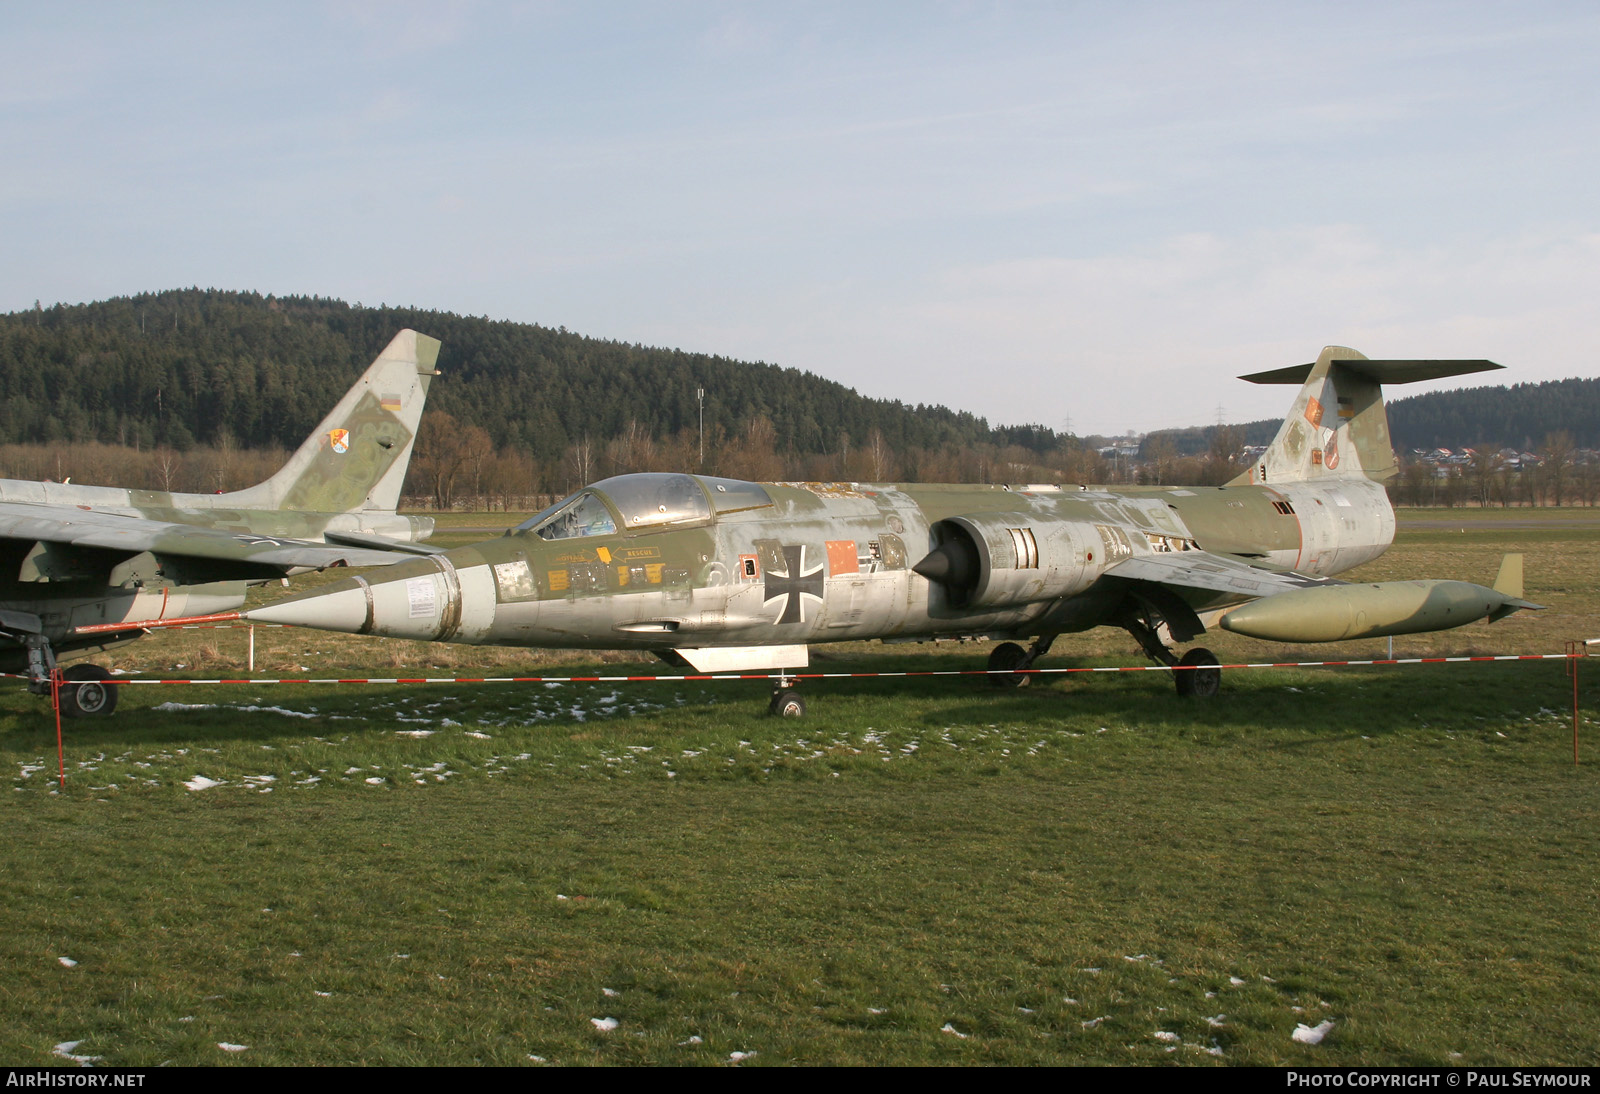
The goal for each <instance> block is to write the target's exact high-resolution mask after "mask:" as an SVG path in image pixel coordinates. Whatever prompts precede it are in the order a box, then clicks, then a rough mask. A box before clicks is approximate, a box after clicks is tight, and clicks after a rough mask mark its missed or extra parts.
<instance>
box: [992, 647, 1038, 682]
mask: <svg viewBox="0 0 1600 1094" xmlns="http://www.w3.org/2000/svg"><path fill="white" fill-rule="evenodd" d="M1027 661H1028V651H1027V650H1025V649H1023V648H1022V647H1021V646H1019V645H1017V644H1016V643H1015V642H1002V643H1000V644H999V645H998V646H996V647H995V648H994V649H992V650H990V651H989V683H990V684H992V685H994V686H995V687H997V688H1025V687H1027V686H1028V681H1029V680H1031V679H1033V678H1032V677H1031V676H1027V675H1025V674H1023V673H1020V672H1013V671H1012V670H1013V669H1016V668H1020V667H1021V666H1022V665H1025V664H1027Z"/></svg>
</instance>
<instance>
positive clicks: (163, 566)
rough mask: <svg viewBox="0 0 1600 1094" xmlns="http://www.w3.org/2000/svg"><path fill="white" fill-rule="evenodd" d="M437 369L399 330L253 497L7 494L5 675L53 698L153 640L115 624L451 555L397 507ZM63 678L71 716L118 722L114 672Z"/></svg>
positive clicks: (0, 592) (31, 487) (428, 528)
mask: <svg viewBox="0 0 1600 1094" xmlns="http://www.w3.org/2000/svg"><path fill="white" fill-rule="evenodd" d="M438 356H439V342H438V341H437V340H436V339H433V338H429V337H427V336H426V335H421V334H418V333H417V332H416V331H412V330H405V331H401V332H400V333H399V334H398V335H396V336H395V338H394V340H393V341H392V342H390V343H389V345H388V347H387V348H386V349H384V351H383V352H382V353H380V354H379V355H378V358H377V360H375V361H374V362H373V363H372V365H371V366H370V367H369V368H368V369H367V370H366V372H365V373H363V374H362V376H361V378H360V379H359V380H357V381H356V383H355V386H354V387H352V388H351V389H350V390H349V392H347V393H346V394H345V396H344V398H343V399H341V400H340V401H339V405H338V406H336V407H334V409H333V412H332V413H331V414H329V415H328V416H327V417H326V418H325V419H323V421H322V424H321V425H319V426H317V429H316V431H315V432H314V433H312V434H311V436H310V437H309V438H307V439H306V442H305V443H304V444H302V445H301V446H300V448H299V450H298V451H297V452H295V454H294V455H293V456H292V457H291V458H290V459H289V462H288V463H286V464H284V466H283V468H282V469H281V470H279V471H278V473H277V474H275V475H273V476H272V478H270V479H268V480H267V481H266V482H263V483H259V484H258V485H256V486H252V487H250V488H249V489H246V490H239V491H235V492H233V493H227V494H173V493H163V492H159V491H153V490H120V489H114V488H111V487H101V486H75V485H72V484H70V483H54V482H19V481H16V480H11V479H6V480H0V668H3V669H4V670H6V671H11V672H17V671H24V670H25V671H27V673H28V675H29V680H30V687H31V688H32V689H33V690H35V691H37V692H40V693H42V694H48V693H49V677H50V672H51V670H52V669H53V668H54V666H55V660H56V657H57V656H61V655H80V656H81V655H82V654H85V653H89V652H92V651H94V650H97V649H103V648H105V647H107V646H109V645H113V644H116V643H119V642H124V641H127V640H129V639H131V638H135V637H138V636H139V635H140V634H142V633H144V631H143V629H140V628H138V627H133V628H132V629H130V628H126V627H124V628H121V629H117V628H116V627H115V626H110V627H108V626H107V625H108V624H111V625H115V624H122V623H124V622H127V621H134V620H138V621H153V620H161V619H166V618H172V617H176V616H184V615H189V614H203V613H211V612H222V611H227V610H229V609H232V608H237V607H238V606H239V605H241V604H243V603H244V597H245V588H246V586H247V585H250V584H259V583H261V582H264V581H269V580H274V579H278V578H282V577H286V576H287V575H290V574H295V573H302V572H304V571H307V570H322V569H326V568H327V567H329V566H381V565H386V564H388V563H391V562H394V561H396V559H397V558H401V557H414V556H415V555H416V554H419V553H424V552H428V551H433V550H437V548H429V547H423V546H420V545H418V544H417V542H416V541H419V540H422V539H425V538H427V536H428V535H429V534H430V533H431V532H432V531H433V521H432V520H429V519H426V518H418V517H403V516H399V515H397V514H396V513H395V505H396V503H397V502H398V501H399V498H400V485H401V482H402V480H404V478H405V474H406V467H407V465H408V464H409V463H410V460H411V449H412V441H413V439H414V438H415V436H416V432H417V423H418V420H419V419H420V418H421V416H422V407H423V403H424V402H425V401H426V399H427V395H428V384H429V383H430V382H431V380H432V379H433V377H434V376H436V375H437V373H436V372H435V370H434V364H435V362H436V361H437V359H438ZM397 552H398V553H397ZM80 628H86V629H83V630H80ZM65 676H66V678H67V679H68V680H69V681H73V682H74V683H73V684H72V685H71V686H68V687H65V688H63V689H62V693H61V701H62V710H63V712H64V713H67V714H69V715H74V716H76V715H82V714H109V713H111V711H112V710H113V709H114V708H115V706H116V700H117V691H116V688H114V687H107V686H106V685H104V684H102V683H99V681H101V680H105V679H108V674H107V673H106V671H105V670H104V669H101V668H100V667H98V666H96V665H74V666H73V667H71V668H69V669H67V670H66V673H65Z"/></svg>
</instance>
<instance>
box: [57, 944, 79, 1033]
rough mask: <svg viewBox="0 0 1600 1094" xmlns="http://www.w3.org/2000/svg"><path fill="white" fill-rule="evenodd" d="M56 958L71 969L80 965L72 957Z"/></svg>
mask: <svg viewBox="0 0 1600 1094" xmlns="http://www.w3.org/2000/svg"><path fill="white" fill-rule="evenodd" d="M56 960H57V961H59V962H61V963H62V964H63V965H65V966H66V967H67V968H69V969H75V968H77V967H78V963H77V962H76V961H74V960H73V959H72V958H70V957H58V958H56ZM72 1043H73V1044H77V1043H78V1042H76V1041H74V1042H72Z"/></svg>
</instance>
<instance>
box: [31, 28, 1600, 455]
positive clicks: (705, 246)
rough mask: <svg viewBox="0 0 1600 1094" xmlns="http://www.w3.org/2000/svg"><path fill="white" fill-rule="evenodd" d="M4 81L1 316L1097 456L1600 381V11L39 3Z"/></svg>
mask: <svg viewBox="0 0 1600 1094" xmlns="http://www.w3.org/2000/svg"><path fill="white" fill-rule="evenodd" d="M0 40H3V41H5V43H6V45H7V50H6V54H7V58H6V64H5V65H4V66H0V141H3V147H4V148H5V149H6V161H7V163H6V167H5V170H4V171H3V172H0V240H3V243H0V246H3V250H4V255H5V261H4V262H3V263H0V310H4V311H10V310H15V309H19V308H25V307H31V306H32V305H33V302H34V301H35V300H41V301H43V302H44V303H46V304H50V303H53V302H57V301H61V302H68V303H76V302H83V301H89V300H96V299H101V298H104V297H108V296H115V295H126V294H130V293H136V292H142V291H148V290H157V289H165V288H176V287H181V286H189V285H199V286H201V287H216V288H223V289H239V290H250V289H253V290H257V291H260V292H263V293H277V294H319V295H323V296H334V297H340V298H343V299H345V300H348V301H351V302H357V301H360V302H364V303H368V304H377V303H389V304H408V305H416V306H419V307H425V308H438V309H443V310H448V311H455V312H462V313H467V314H472V315H487V316H490V317H492V318H496V319H511V320H516V321H519V322H532V323H541V324H545V325H548V326H566V327H567V328H568V329H570V330H575V331H578V332H581V333H584V334H589V335H594V336H598V337H604V338H615V339H621V340H624V341H629V342H642V343H645V344H648V345H660V346H669V347H680V348H682V349H686V350H695V351H702V352H708V353H718V354H723V355H725V356H731V357H738V358H743V359H748V360H762V361H769V362H773V363H776V364H780V365H787V366H794V367H797V368H802V369H807V370H810V371H813V372H817V373H820V374H822V375H824V376H827V377H829V378H831V379H835V380H839V381H841V382H843V383H845V384H848V385H850V386H852V387H855V388H857V389H858V390H860V391H861V392H863V393H864V394H868V395H874V396H884V397H891V398H898V399H902V400H905V401H907V402H913V403H915V402H937V403H944V404H946V405H949V406H951V407H956V408H959V409H964V410H971V411H974V412H976V413H979V414H982V415H984V416H986V417H988V418H989V419H990V421H991V422H995V423H1017V422H1033V421H1036V422H1042V423H1044V424H1046V425H1049V426H1052V427H1054V428H1057V429H1062V428H1070V429H1072V430H1073V431H1075V432H1078V433H1089V432H1113V431H1121V430H1125V429H1139V430H1145V429H1151V428H1160V427H1165V426H1177V425H1190V424H1202V423H1206V422H1210V421H1213V420H1215V418H1216V416H1217V412H1218V408H1219V406H1220V407H1222V408H1223V410H1224V413H1225V414H1226V416H1227V418H1228V419H1230V420H1245V419H1251V418H1261V417H1269V416H1273V417H1275V416H1277V415H1279V414H1281V413H1282V412H1283V410H1284V408H1285V407H1286V406H1287V403H1288V398H1289V394H1290V393H1289V392H1288V391H1287V390H1285V389H1282V388H1257V387H1254V386H1253V385H1249V384H1243V383H1240V382H1238V381H1237V380H1235V379H1234V377H1235V376H1236V375H1237V374H1239V373H1242V372H1248V371H1257V370H1262V369H1269V368H1276V367H1279V366H1282V365H1288V364H1294V363H1298V362H1301V361H1309V360H1311V359H1313V358H1314V357H1315V355H1316V353H1317V351H1318V350H1319V349H1320V347H1321V346H1323V345H1324V344H1327V343H1338V344H1343V345H1350V346H1354V347H1355V348H1357V349H1359V350H1361V351H1362V352H1364V353H1366V354H1367V355H1368V356H1371V357H1489V358H1492V359H1494V360H1496V361H1499V362H1500V363H1502V364H1504V365H1505V366H1506V367H1507V371H1506V372H1505V373H1503V374H1501V376H1500V377H1498V378H1497V379H1502V380H1504V381H1507V382H1515V381H1519V380H1542V379H1555V378H1560V377H1565V376H1574V375H1577V376H1593V375H1596V374H1597V368H1596V364H1595V361H1594V356H1595V332H1596V326H1597V323H1596V316H1597V314H1600V215H1597V210H1600V197H1597V196H1600V181H1597V170H1596V168H1597V166H1600V164H1597V158H1600V132H1597V129H1600V95H1597V88H1600V64H1597V63H1596V60H1595V58H1596V57H1597V56H1600V5H1595V4H1594V3H1592V2H1589V3H1572V4H1561V3H1527V2H1524V3H1517V4H1506V3H1483V4H1470V3H1414V4H1407V3H1393V2H1387V3H1376V4H1350V3H1345V4H1324V3H1319V4H1305V5H1296V4H1289V3H1282V2H1278V3H1262V4H1256V3H1172V4H1136V3H1104V4H1099V3H1052V4H1005V3H945V4H938V3H916V4H912V3H900V4H891V3H875V4H861V3H850V4H838V5H833V4H825V3H784V4H755V3H751V4H731V3H730V4H717V3H689V2H682V3H659V4H625V3H607V4H579V3H572V4H566V3H550V4H506V3H419V4H400V3H391V2H382V3H379V2H371V3H355V2H352V3H328V4H304V5H295V4H287V3H278V4H271V5H266V4H257V5H248V6H247V5H235V4H215V3H197V4H193V5H177V4H166V5H162V4H126V5H118V4H109V3H94V4H74V3H53V4H9V5H5V6H3V7H0ZM1433 386H1440V385H1433ZM1444 386H1448V382H1447V383H1446V385H1444ZM1404 393H1405V392H1404V391H1401V392H1396V393H1395V394H1404ZM711 394H712V395H713V397H714V393H711Z"/></svg>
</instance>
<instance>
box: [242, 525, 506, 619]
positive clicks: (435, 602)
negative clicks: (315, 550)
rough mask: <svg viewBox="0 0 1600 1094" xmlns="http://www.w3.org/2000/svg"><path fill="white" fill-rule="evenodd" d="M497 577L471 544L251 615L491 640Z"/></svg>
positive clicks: (296, 598)
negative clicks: (495, 579)
mask: <svg viewBox="0 0 1600 1094" xmlns="http://www.w3.org/2000/svg"><path fill="white" fill-rule="evenodd" d="M495 610H496V596H495V582H494V577H493V575H492V574H491V572H490V568H489V566H488V565H487V564H486V563H485V561H484V559H483V557H482V556H481V555H480V554H478V553H477V552H476V551H474V550H473V549H471V548H460V549H458V550H456V551H451V552H448V553H447V554H443V555H429V556H428V557H427V558H419V559H414V560H410V561H407V562H400V563H396V564H395V565H393V566H386V567H384V568H383V569H381V570H375V571H372V572H370V573H367V574H365V575H363V576H360V577H352V578H346V579H345V580H343V581H340V582H337V583H335V584H333V585H330V586H328V587H327V588H325V589H319V590H317V591H316V592H313V593H305V594H302V595H301V596H297V597H291V598H289V599H287V600H282V601H279V602H278V603H276V604H268V605H266V606H265V607H261V608H256V609H254V610H252V611H249V612H246V613H245V616H244V617H245V618H246V619H249V620H251V621H253V622H260V623H288V624H290V625H292V626H296V627H316V628H318V629H319V630H326V631H345V632H347V633H351V634H376V635H383V636H384V637H387V638H415V639H420V640H422V641H424V642H472V643H476V642H485V641H489V640H491V637H492V630H493V626H494V620H495Z"/></svg>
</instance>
